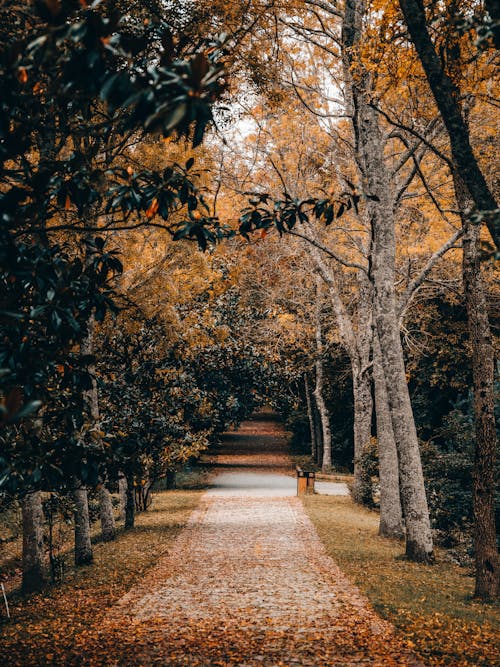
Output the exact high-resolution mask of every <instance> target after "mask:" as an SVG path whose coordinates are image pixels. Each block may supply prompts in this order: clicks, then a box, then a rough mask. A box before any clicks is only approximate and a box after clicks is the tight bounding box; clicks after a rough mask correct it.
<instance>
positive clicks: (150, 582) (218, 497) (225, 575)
mask: <svg viewBox="0 0 500 667" xmlns="http://www.w3.org/2000/svg"><path fill="white" fill-rule="evenodd" d="M216 465H217V467H216V471H217V472H216V474H215V476H214V477H213V482H212V486H211V488H210V489H209V490H208V491H207V493H206V494H204V497H203V499H202V502H201V505H200V507H199V509H198V510H196V512H195V513H194V514H193V515H192V517H191V519H190V522H189V524H188V526H187V527H186V528H185V529H184V530H183V531H182V533H181V534H180V536H179V537H178V539H177V541H176V543H175V548H174V549H173V550H172V551H171V553H169V554H167V555H166V556H165V558H164V559H163V560H162V561H161V562H160V563H159V564H158V566H157V567H156V568H154V569H153V571H151V572H150V573H149V574H148V576H147V577H146V578H145V579H144V580H143V581H142V582H141V584H140V585H138V586H136V587H135V588H133V589H132V590H131V591H130V592H129V593H128V594H127V595H126V596H125V597H123V598H122V599H121V600H120V602H119V603H118V605H116V607H115V608H114V609H113V612H112V614H110V616H109V618H108V619H107V624H108V626H109V627H112V626H113V625H115V627H118V626H121V627H122V628H123V623H124V621H125V619H126V624H127V627H128V628H129V630H130V637H136V638H137V637H138V636H139V637H141V638H142V639H141V641H140V642H137V641H135V643H132V641H131V649H132V650H131V651H129V653H128V657H127V658H122V659H117V660H115V662H112V660H111V661H110V663H109V664H115V665H121V664H123V665H125V664H126V665H136V664H137V665H153V664H155V665H156V664H158V665H191V666H200V667H201V666H203V667H215V666H217V665H225V666H226V667H230V666H234V667H236V666H239V667H250V666H255V665H264V666H267V667H278V666H282V667H287V666H292V665H294V666H297V667H299V666H300V667H306V666H308V665H311V666H313V665H317V666H323V667H327V666H339V667H341V666H344V667H350V666H354V665H374V666H375V665H377V666H379V667H382V666H384V667H386V666H390V665H394V666H396V665H397V666H403V665H418V664H420V663H418V662H417V661H416V660H415V659H413V658H412V657H411V656H409V655H408V653H407V652H405V651H404V649H403V648H402V646H401V645H400V643H399V641H398V640H397V639H396V637H395V636H394V633H393V630H392V628H391V627H390V626H389V625H388V624H387V623H385V622H384V621H382V620H381V619H380V618H379V617H378V616H377V615H376V614H375V613H374V612H373V611H372V610H371V609H370V607H369V605H368V603H367V601H366V600H365V599H364V598H363V596H362V595H361V594H360V593H359V591H358V590H357V589H356V588H355V587H354V586H352V585H351V584H350V582H349V581H348V580H347V579H346V577H345V576H344V575H343V573H342V572H341V571H340V570H339V568H338V567H337V566H336V565H335V563H334V562H333V561H332V560H331V559H330V558H329V557H328V556H327V555H326V553H325V551H324V549H323V546H322V545H321V543H320V540H319V538H318V536H317V534H316V531H315V529H314V527H313V526H312V524H311V522H310V521H309V519H308V518H307V516H306V514H305V512H304V510H303V508H302V503H301V501H300V500H299V499H298V498H296V497H295V491H296V486H295V484H296V482H295V479H294V477H293V476H291V475H290V468H291V464H290V461H289V459H288V457H287V455H286V439H285V437H284V435H283V433H282V432H281V430H280V428H279V426H278V425H277V424H276V422H275V421H272V420H271V419H270V418H263V417H261V418H260V419H259V420H255V421H252V422H247V423H245V424H244V425H243V426H242V427H241V429H240V430H239V431H238V432H237V433H235V434H232V435H230V436H228V437H227V438H226V439H225V441H224V443H223V446H222V447H221V448H220V450H219V451H218V452H217V464H216ZM121 637H122V638H123V632H122V635H121ZM121 641H123V639H121Z"/></svg>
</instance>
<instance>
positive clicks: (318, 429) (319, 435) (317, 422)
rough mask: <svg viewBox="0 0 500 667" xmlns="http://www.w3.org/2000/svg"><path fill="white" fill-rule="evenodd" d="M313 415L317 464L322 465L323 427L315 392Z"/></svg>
mask: <svg viewBox="0 0 500 667" xmlns="http://www.w3.org/2000/svg"><path fill="white" fill-rule="evenodd" d="M313 416H314V432H315V433H316V459H315V461H316V465H319V466H320V465H321V462H322V460H323V429H322V426H321V415H320V414H319V410H318V406H317V404H316V397H315V395H314V392H313Z"/></svg>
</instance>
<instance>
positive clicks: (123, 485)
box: [118, 472, 127, 521]
mask: <svg viewBox="0 0 500 667" xmlns="http://www.w3.org/2000/svg"><path fill="white" fill-rule="evenodd" d="M118 495H119V497H120V519H121V520H122V521H125V508H126V507H127V478H126V477H125V475H124V474H123V473H122V472H120V473H118Z"/></svg>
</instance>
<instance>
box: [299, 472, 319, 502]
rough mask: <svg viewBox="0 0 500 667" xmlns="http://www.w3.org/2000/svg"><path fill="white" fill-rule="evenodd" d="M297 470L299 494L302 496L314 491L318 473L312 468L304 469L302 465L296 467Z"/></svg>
mask: <svg viewBox="0 0 500 667" xmlns="http://www.w3.org/2000/svg"><path fill="white" fill-rule="evenodd" d="M296 471H297V495H298V496H302V495H303V494H304V493H307V494H309V493H314V480H315V478H316V473H315V472H313V471H312V470H302V468H301V467H300V466H297V467H296Z"/></svg>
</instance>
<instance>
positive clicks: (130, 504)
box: [125, 475, 135, 528]
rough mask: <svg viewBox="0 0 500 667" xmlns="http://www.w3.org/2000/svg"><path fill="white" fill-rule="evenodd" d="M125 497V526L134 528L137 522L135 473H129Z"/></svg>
mask: <svg viewBox="0 0 500 667" xmlns="http://www.w3.org/2000/svg"><path fill="white" fill-rule="evenodd" d="M125 497H126V503H125V528H133V527H134V523H135V491H134V477H133V475H127V489H126V492H125Z"/></svg>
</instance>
